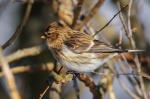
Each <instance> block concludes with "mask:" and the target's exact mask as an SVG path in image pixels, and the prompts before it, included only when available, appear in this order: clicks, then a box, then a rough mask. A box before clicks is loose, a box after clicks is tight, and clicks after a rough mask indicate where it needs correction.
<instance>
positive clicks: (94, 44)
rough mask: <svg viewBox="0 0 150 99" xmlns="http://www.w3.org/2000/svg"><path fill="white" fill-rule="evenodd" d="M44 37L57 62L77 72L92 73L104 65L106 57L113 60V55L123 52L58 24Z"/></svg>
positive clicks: (52, 26) (49, 28) (54, 23)
mask: <svg viewBox="0 0 150 99" xmlns="http://www.w3.org/2000/svg"><path fill="white" fill-rule="evenodd" d="M43 37H45V38H46V40H47V45H48V47H49V49H50V50H51V51H52V53H53V55H54V57H55V58H56V60H57V61H58V62H59V63H60V64H62V65H63V66H66V67H67V68H68V69H71V70H74V71H77V72H91V71H93V70H95V69H97V68H98V67H99V66H101V65H102V64H104V63H105V62H106V60H105V59H106V57H109V58H112V57H113V55H112V53H114V52H122V50H119V49H115V48H113V47H112V46H110V45H108V44H105V43H104V42H100V41H98V40H95V39H94V38H93V37H91V36H90V35H88V34H86V33H84V32H80V31H75V30H72V29H71V28H70V27H68V26H66V25H62V24H60V23H57V22H53V23H51V24H50V25H49V26H48V28H47V29H46V31H45V33H44V36H43ZM110 55H111V56H110ZM115 55H116V54H114V56H115Z"/></svg>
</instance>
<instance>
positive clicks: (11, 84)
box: [0, 49, 21, 99]
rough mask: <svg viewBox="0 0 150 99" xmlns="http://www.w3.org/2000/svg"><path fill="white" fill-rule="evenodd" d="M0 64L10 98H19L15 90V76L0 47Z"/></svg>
mask: <svg viewBox="0 0 150 99" xmlns="http://www.w3.org/2000/svg"><path fill="white" fill-rule="evenodd" d="M0 64H1V68H2V71H3V74H4V78H5V80H6V85H7V88H8V91H9V92H10V93H9V94H10V97H11V99H21V97H20V95H19V91H18V90H17V86H16V83H15V78H14V76H13V74H12V72H11V70H10V68H9V64H8V62H7V61H6V59H5V57H4V56H3V54H2V49H0Z"/></svg>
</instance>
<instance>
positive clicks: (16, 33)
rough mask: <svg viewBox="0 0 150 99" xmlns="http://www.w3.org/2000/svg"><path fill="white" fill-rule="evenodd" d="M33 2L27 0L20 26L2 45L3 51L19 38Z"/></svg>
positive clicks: (32, 0)
mask: <svg viewBox="0 0 150 99" xmlns="http://www.w3.org/2000/svg"><path fill="white" fill-rule="evenodd" d="M33 2H34V0H28V4H27V8H26V12H25V15H24V17H23V20H22V22H21V23H20V25H19V26H18V27H17V29H16V31H15V33H14V34H13V35H12V37H11V38H10V39H9V40H8V41H7V42H6V43H5V44H3V45H2V48H3V49H5V48H7V47H8V46H10V45H12V44H13V43H14V41H15V40H16V39H17V38H18V37H19V36H20V34H21V32H22V29H23V27H24V26H25V25H26V23H27V21H28V19H29V16H30V13H31V9H32V5H33Z"/></svg>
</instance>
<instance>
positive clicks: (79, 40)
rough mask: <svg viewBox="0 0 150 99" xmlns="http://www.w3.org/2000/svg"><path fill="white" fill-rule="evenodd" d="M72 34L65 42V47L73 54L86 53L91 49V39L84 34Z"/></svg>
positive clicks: (76, 32)
mask: <svg viewBox="0 0 150 99" xmlns="http://www.w3.org/2000/svg"><path fill="white" fill-rule="evenodd" d="M74 32H75V33H74V34H73V35H72V36H71V37H70V39H68V40H67V41H65V45H66V46H67V47H68V48H69V49H70V50H72V51H73V52H75V53H82V52H86V51H88V50H89V49H90V48H91V47H92V42H93V38H92V37H91V36H90V35H88V34H86V33H82V32H78V31H74Z"/></svg>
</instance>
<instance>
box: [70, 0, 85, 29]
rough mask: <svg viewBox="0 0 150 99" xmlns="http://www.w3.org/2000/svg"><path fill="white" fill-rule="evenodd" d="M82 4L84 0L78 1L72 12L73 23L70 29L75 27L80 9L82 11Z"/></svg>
mask: <svg viewBox="0 0 150 99" xmlns="http://www.w3.org/2000/svg"><path fill="white" fill-rule="evenodd" d="M83 2H84V0H78V4H77V8H76V9H75V11H74V20H73V23H72V26H71V27H72V28H74V27H75V25H76V23H77V21H78V18H79V16H80V12H81V9H82V5H83Z"/></svg>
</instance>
